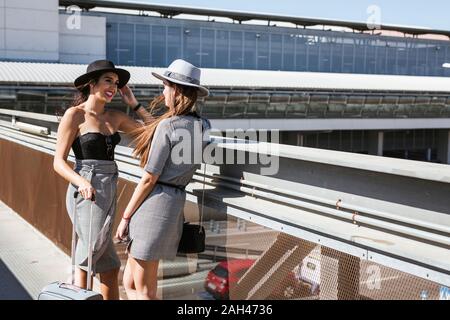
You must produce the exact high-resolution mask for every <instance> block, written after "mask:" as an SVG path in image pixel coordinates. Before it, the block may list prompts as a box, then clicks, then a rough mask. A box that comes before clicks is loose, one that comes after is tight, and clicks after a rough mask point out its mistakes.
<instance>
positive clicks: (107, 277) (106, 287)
mask: <svg viewBox="0 0 450 320" xmlns="http://www.w3.org/2000/svg"><path fill="white" fill-rule="evenodd" d="M118 278H119V269H118V268H117V269H114V270H111V271H108V272H102V273H100V291H101V293H102V296H103V299H104V300H119V279H118Z"/></svg>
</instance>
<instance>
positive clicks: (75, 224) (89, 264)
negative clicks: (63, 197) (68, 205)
mask: <svg viewBox="0 0 450 320" xmlns="http://www.w3.org/2000/svg"><path fill="white" fill-rule="evenodd" d="M79 194H80V193H79V192H78V191H75V192H74V193H73V197H74V210H73V228H72V285H75V249H76V237H77V233H76V226H77V221H78V219H77V198H78V195H79ZM94 202H95V194H94V193H93V194H92V197H91V210H90V215H89V235H88V270H87V280H86V282H87V283H86V289H87V290H92V286H91V275H92V219H93V208H94Z"/></svg>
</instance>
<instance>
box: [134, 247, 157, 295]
mask: <svg viewBox="0 0 450 320" xmlns="http://www.w3.org/2000/svg"><path fill="white" fill-rule="evenodd" d="M128 262H129V264H130V269H131V273H132V275H133V280H134V285H135V287H136V299H138V300H156V299H157V298H156V291H157V289H158V264H159V260H156V261H144V260H138V259H135V258H133V257H131V256H128Z"/></svg>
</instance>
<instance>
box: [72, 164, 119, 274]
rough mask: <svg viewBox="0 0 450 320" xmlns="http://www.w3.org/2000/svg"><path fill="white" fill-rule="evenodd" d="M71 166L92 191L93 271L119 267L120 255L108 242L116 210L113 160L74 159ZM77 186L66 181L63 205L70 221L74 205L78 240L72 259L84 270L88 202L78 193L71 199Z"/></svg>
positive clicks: (115, 174)
mask: <svg viewBox="0 0 450 320" xmlns="http://www.w3.org/2000/svg"><path fill="white" fill-rule="evenodd" d="M74 170H75V172H77V173H78V174H80V175H81V176H82V177H84V178H86V179H87V180H88V181H90V182H91V184H92V187H93V188H94V189H95V192H96V199H95V203H94V205H93V220H92V241H93V255H92V265H93V272H94V273H102V272H107V271H111V270H114V269H117V268H120V259H119V257H118V256H117V253H116V250H115V248H114V244H113V242H112V227H113V222H114V216H115V213H116V191H117V180H118V170H117V164H116V163H115V162H114V161H107V160H77V161H76V164H75V167H74ZM77 189H78V188H77V187H75V186H74V185H72V184H69V187H68V189H67V194H66V207H67V212H68V214H69V216H70V219H71V220H72V223H73V212H74V206H75V205H76V208H77V210H76V213H77V227H76V232H77V235H78V242H77V247H76V252H75V263H76V265H77V266H79V267H80V268H81V269H83V270H87V252H88V236H89V216H90V210H91V205H92V202H91V201H90V200H84V198H83V197H82V196H81V195H79V196H78V198H77V199H76V200H75V199H74V197H73V195H74V192H75V191H77Z"/></svg>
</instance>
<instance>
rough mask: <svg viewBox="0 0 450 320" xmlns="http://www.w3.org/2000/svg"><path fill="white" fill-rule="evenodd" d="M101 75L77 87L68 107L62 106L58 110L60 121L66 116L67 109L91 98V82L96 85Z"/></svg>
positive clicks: (57, 115)
mask: <svg viewBox="0 0 450 320" xmlns="http://www.w3.org/2000/svg"><path fill="white" fill-rule="evenodd" d="M100 77H101V75H99V76H97V77H95V78H93V79H91V80H90V81H89V82H87V83H85V84H83V85H81V86H78V87H76V90H77V91H76V92H75V93H74V94H73V97H72V102H70V105H69V106H68V107H65V106H61V107H60V108H59V109H57V110H56V117H57V118H58V121H61V118H62V117H63V116H64V114H65V113H66V111H67V110H69V109H70V108H72V107H76V106H78V105H80V104H82V103H83V102H86V101H87V99H88V98H89V94H90V93H91V87H90V85H91V84H93V85H95V84H96V83H97V82H98V79H100ZM65 97H66V96H65ZM65 97H64V98H65Z"/></svg>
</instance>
